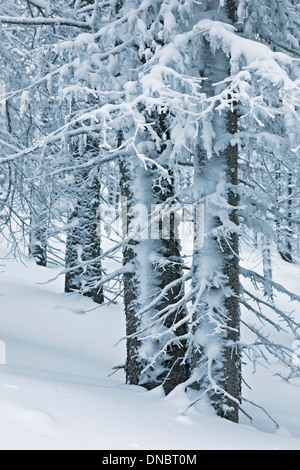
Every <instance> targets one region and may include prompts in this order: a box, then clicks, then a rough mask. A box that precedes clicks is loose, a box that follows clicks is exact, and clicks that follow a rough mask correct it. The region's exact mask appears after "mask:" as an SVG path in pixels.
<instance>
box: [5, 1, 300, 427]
mask: <svg viewBox="0 0 300 470" xmlns="http://www.w3.org/2000/svg"><path fill="white" fill-rule="evenodd" d="M0 25H1V27H0V57H1V62H0V88H1V91H0V94H1V97H0V99H1V117H0V143H1V147H0V148H1V153H0V233H1V237H2V240H6V242H7V243H8V244H9V248H10V253H11V254H12V255H13V256H14V257H15V258H16V259H23V258H24V255H25V256H29V257H30V258H32V259H34V260H35V261H36V263H37V265H39V266H41V267H45V266H49V265H55V266H61V269H60V276H64V278H65V292H67V293H73V292H77V293H79V294H80V295H82V296H86V297H89V298H91V299H92V300H93V301H94V302H95V304H97V305H99V311H101V308H102V306H105V305H108V304H115V303H116V302H122V304H123V309H124V314H125V317H126V332H124V337H125V340H126V345H127V346H126V348H127V357H126V362H125V365H124V366H120V367H124V369H125V375H126V382H127V383H128V384H133V385H140V386H142V387H145V388H146V389H147V390H152V389H154V388H156V387H158V386H163V388H164V391H165V394H166V395H168V394H169V393H170V392H172V390H174V389H175V388H176V387H181V388H183V389H184V390H185V393H186V394H187V397H188V399H189V406H190V407H193V406H194V405H196V404H197V403H198V402H199V400H202V399H205V400H208V401H209V403H210V404H211V406H212V409H214V410H215V412H216V413H217V415H219V416H221V417H223V418H226V419H228V420H230V421H233V422H236V423H237V422H238V421H239V417H240V416H241V413H244V414H246V415H247V416H248V411H245V409H244V407H243V405H244V404H245V403H246V402H247V400H246V398H245V397H244V396H243V392H242V389H243V382H244V378H243V361H244V360H245V359H247V360H250V361H252V362H253V363H254V365H255V363H256V362H257V361H259V362H265V363H266V365H267V364H268V362H269V360H270V358H272V357H273V358H276V359H278V360H279V361H280V362H281V363H282V364H284V370H285V372H282V377H283V378H284V379H286V380H289V379H290V378H292V377H297V376H299V375H300V373H299V363H298V362H297V361H296V360H295V350H294V349H295V348H294V349H293V347H292V345H291V344H286V342H285V340H284V338H285V334H289V335H290V337H291V338H292V339H294V340H295V341H297V340H299V338H300V332H299V318H297V314H295V312H292V311H290V310H289V305H288V303H289V301H290V300H293V301H300V292H293V291H290V290H289V289H288V286H283V285H281V284H280V283H278V282H276V281H275V280H274V279H273V269H272V265H273V259H272V256H273V253H274V252H275V253H277V254H279V256H280V258H281V260H282V261H283V262H284V263H286V264H287V265H289V264H290V265H292V264H294V263H295V262H296V261H297V259H298V258H299V246H300V231H299V223H300V194H299V190H300V185H299V178H300V159H299V157H300V121H299V118H300V114H299V108H300V67H299V60H300V48H299V41H300V6H299V2H298V1H297V0H281V1H279V0H260V1H258V0H251V1H250V0H202V1H201V2H200V1H196V0H152V1H149V0H104V1H102V0H1V4H0ZM187 226H188V227H189V230H190V231H191V232H192V245H193V246H190V247H189V248H190V251H189V253H187V252H186V249H185V247H186V243H185V235H184V233H185V232H184V230H183V229H184V228H185V227H187ZM245 246H247V247H248V248H249V247H250V249H253V250H256V251H259V252H260V253H261V265H259V266H258V268H257V270H255V269H254V270H252V269H248V268H247V267H245V265H244V264H243V257H242V250H243V247H245ZM278 295H280V296H284V297H285V298H286V305H287V308H286V309H282V306H281V305H278V303H277V297H278ZM241 312H247V313H246V314H245V315H244V314H243V313H241ZM298 317H299V315H298ZM0 329H1V325H0ZM270 331H274V336H272V334H271V335H270ZM243 332H247V333H246V337H247V341H245V340H244V337H243ZM100 333H101V334H102V335H105V331H102V332H99V334H100ZM249 338H250V340H249V341H248V339H249ZM281 338H283V339H282V341H281ZM294 344H298V343H294ZM253 405H254V406H256V404H255V403H253Z"/></svg>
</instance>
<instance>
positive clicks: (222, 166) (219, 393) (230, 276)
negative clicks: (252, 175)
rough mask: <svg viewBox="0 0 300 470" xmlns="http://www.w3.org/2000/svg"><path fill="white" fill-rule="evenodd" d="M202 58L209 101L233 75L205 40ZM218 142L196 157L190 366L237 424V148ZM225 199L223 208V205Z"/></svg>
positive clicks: (222, 119)
mask: <svg viewBox="0 0 300 470" xmlns="http://www.w3.org/2000/svg"><path fill="white" fill-rule="evenodd" d="M227 7H228V12H229V13H230V15H229V13H228V16H229V18H230V19H233V16H234V17H235V15H233V13H234V12H235V10H234V2H228V4H227ZM203 56H204V58H203V60H204V63H205V66H204V70H202V71H201V72H202V73H201V75H202V76H204V77H208V80H206V81H205V83H204V86H203V88H204V90H205V92H206V95H207V96H208V97H210V96H212V95H213V94H214V92H215V93H218V92H220V90H221V89H222V88H220V87H222V85H218V86H214V85H213V83H219V82H222V80H224V79H225V78H226V77H228V76H230V64H229V59H228V58H227V57H226V56H225V54H224V53H223V52H222V51H220V50H219V51H216V52H212V51H211V48H210V44H209V43H208V42H207V41H205V44H204V47H203ZM237 123H238V117H237V112H236V110H235V109H233V110H232V111H231V112H226V113H225V112H223V113H222V114H219V113H217V112H216V113H215V115H214V116H213V118H212V122H211V124H212V126H213V129H214V133H215V135H216V137H218V136H224V138H226V137H225V136H227V137H228V140H229V139H230V136H232V135H234V134H235V133H236V132H237ZM214 143H215V140H214V141H213V144H212V154H211V155H208V154H207V152H206V151H205V150H204V149H203V148H202V147H201V144H200V148H199V151H198V155H196V157H195V160H196V162H195V189H198V196H199V197H200V196H201V197H202V198H204V199H205V200H206V203H205V214H204V216H205V217H204V227H205V241H204V245H203V247H200V248H199V247H196V249H195V252H194V259H193V286H198V294H197V295H195V299H194V322H193V323H194V330H193V333H194V347H193V354H192V357H191V367H192V368H193V370H194V374H193V377H194V378H195V382H196V383H195V384H194V388H200V389H202V391H203V390H206V392H207V393H208V395H209V397H210V401H211V403H212V405H213V407H214V408H215V409H216V411H217V414H218V415H220V416H222V417H225V418H227V419H229V420H231V421H233V422H238V419H239V404H240V401H241V357H240V348H239V340H240V306H239V243H238V234H237V229H238V215H237V210H236V207H237V205H238V194H237V185H238V149H237V146H236V145H231V144H230V143H228V145H227V147H226V148H225V150H223V151H219V152H216V151H214V148H213V147H214ZM222 200H223V203H222V205H223V206H224V207H222V205H221V206H220V201H222ZM195 202H197V201H195ZM227 204H229V205H230V206H231V209H229V208H228V207H226V205H227ZM225 214H226V215H225ZM197 238H199V237H197V236H196V239H197ZM204 364H206V368H204ZM205 371H206V372H205Z"/></svg>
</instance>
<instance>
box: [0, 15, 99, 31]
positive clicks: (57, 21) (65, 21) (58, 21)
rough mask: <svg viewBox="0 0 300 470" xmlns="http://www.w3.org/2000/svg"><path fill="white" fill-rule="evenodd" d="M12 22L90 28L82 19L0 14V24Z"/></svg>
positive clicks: (28, 24) (27, 24) (16, 23)
mask: <svg viewBox="0 0 300 470" xmlns="http://www.w3.org/2000/svg"><path fill="white" fill-rule="evenodd" d="M1 23H2V24H14V25H21V26H70V27H73V28H80V29H87V30H91V29H92V27H91V25H89V24H87V23H86V22H84V21H77V20H72V19H69V18H59V17H56V18H44V17H39V18H25V17H22V16H20V17H16V16H11V17H9V16H0V24H1Z"/></svg>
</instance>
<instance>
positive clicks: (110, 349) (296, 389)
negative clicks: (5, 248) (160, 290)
mask: <svg viewBox="0 0 300 470" xmlns="http://www.w3.org/2000/svg"><path fill="white" fill-rule="evenodd" d="M2 264H3V267H2V268H1V271H3V272H1V274H0V294H1V295H2V296H1V297H0V341H4V342H5V344H6V353H7V364H6V365H0V449H1V450H8V449H102V450H103V449H105V450H113V449H122V450H125V449H126V450H132V451H134V450H140V449H143V450H158V449H169V450H179V449H182V450H183V449H188V450H196V449H299V450H300V400H299V396H300V379H295V380H293V383H292V384H287V383H285V382H283V381H282V380H280V379H279V378H278V377H276V376H274V371H275V369H276V367H275V366H276V364H273V365H272V367H271V369H264V368H262V367H259V368H258V370H257V373H256V374H255V375H253V374H252V369H251V367H250V366H248V367H246V368H245V377H246V380H247V382H248V383H250V385H251V386H252V388H253V390H252V392H250V391H245V394H246V396H247V397H248V398H249V399H251V400H254V401H255V402H257V403H259V404H260V405H262V406H263V407H265V408H266V410H267V411H268V412H269V413H270V414H271V415H272V417H273V418H274V419H276V420H277V421H278V422H279V424H280V428H279V430H277V431H275V428H274V426H273V424H272V422H271V421H270V420H268V418H267V417H266V415H265V414H264V413H262V412H261V410H259V409H253V408H252V407H250V406H245V408H246V409H247V411H249V412H250V414H252V415H253V416H254V418H255V419H254V422H253V424H252V425H250V424H249V421H247V420H246V418H242V422H241V424H239V425H235V424H233V423H230V422H228V421H225V420H222V419H220V418H217V417H215V416H214V415H213V414H212V413H211V412H210V411H209V410H208V409H206V408H205V404H204V403H203V405H201V407H200V409H198V410H195V409H191V410H190V411H189V412H188V415H187V416H183V415H182V413H181V411H182V410H183V409H184V408H185V407H186V406H187V402H186V397H185V396H184V394H183V393H182V391H181V390H176V391H175V392H174V393H173V394H171V396H169V397H167V398H166V397H164V396H163V394H162V391H161V389H160V388H158V389H156V390H154V391H152V392H146V391H144V389H142V388H140V387H135V386H128V385H125V384H124V376H123V372H122V371H119V372H117V373H116V374H114V375H112V376H110V377H109V375H110V374H111V372H112V368H113V367H114V366H116V365H119V364H122V363H123V362H124V356H125V345H124V343H120V344H119V345H118V346H116V347H115V344H116V343H117V342H118V340H119V339H120V338H121V337H122V336H124V317H123V312H122V307H121V306H111V307H103V308H100V309H96V310H93V309H94V306H95V305H94V304H93V303H92V302H91V301H90V300H89V299H83V298H82V297H80V296H78V295H65V294H63V293H62V291H63V285H62V279H58V280H57V281H55V282H53V283H46V284H45V283H44V282H45V281H47V280H49V279H50V278H52V277H53V276H54V274H55V273H56V270H54V269H45V268H38V267H37V266H35V265H34V264H33V263H32V262H28V263H27V266H25V265H22V264H20V263H16V262H12V261H10V260H6V261H3V263H2ZM276 272H277V275H278V277H279V278H280V277H281V279H279V280H282V281H285V284H286V285H287V286H288V287H289V288H290V289H293V288H294V289H297V285H299V280H300V279H299V276H300V266H299V265H293V266H287V265H286V264H285V263H282V262H280V261H279V260H278V266H277V267H276ZM2 344H3V343H2ZM0 360H1V358H0Z"/></svg>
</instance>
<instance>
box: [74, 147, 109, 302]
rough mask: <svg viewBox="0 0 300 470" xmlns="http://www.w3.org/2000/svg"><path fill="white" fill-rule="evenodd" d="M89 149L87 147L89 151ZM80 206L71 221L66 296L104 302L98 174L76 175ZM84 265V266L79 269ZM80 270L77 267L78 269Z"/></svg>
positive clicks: (84, 172)
mask: <svg viewBox="0 0 300 470" xmlns="http://www.w3.org/2000/svg"><path fill="white" fill-rule="evenodd" d="M88 150H89V148H88V147H87V149H86V151H88ZM76 183H77V204H76V206H75V209H74V211H73V213H72V214H71V216H70V219H69V228H68V232H67V241H66V270H67V273H66V278H65V292H74V291H75V292H76V291H78V292H81V293H82V294H83V295H84V296H87V297H90V298H91V299H93V300H94V302H96V303H98V304H102V303H103V302H104V295H103V287H102V286H101V287H97V282H98V281H99V280H101V277H102V263H101V259H100V257H101V241H100V234H99V232H98V226H99V222H98V214H99V206H100V183H99V177H98V173H97V172H96V173H91V174H89V173H88V172H86V171H84V170H79V171H77V174H76ZM81 264H83V266H80V265H81ZM77 266H78V267H77Z"/></svg>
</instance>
